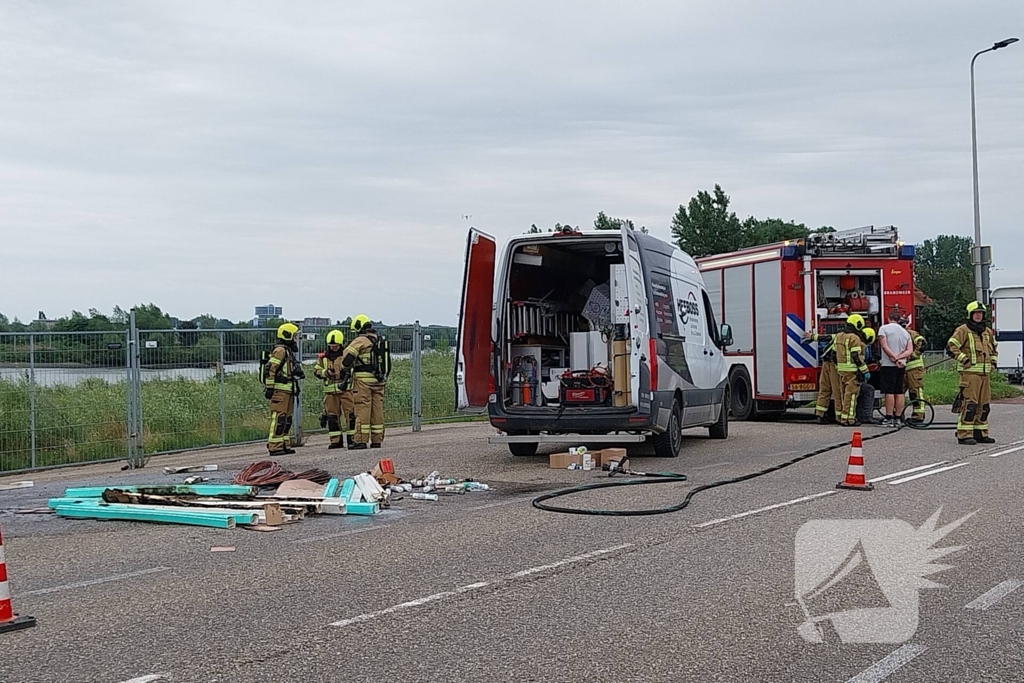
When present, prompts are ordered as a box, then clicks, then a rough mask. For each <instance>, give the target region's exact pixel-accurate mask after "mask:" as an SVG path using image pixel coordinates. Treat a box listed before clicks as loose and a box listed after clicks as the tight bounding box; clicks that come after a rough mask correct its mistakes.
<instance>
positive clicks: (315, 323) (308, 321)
mask: <svg viewBox="0 0 1024 683" xmlns="http://www.w3.org/2000/svg"><path fill="white" fill-rule="evenodd" d="M302 326H303V327H330V326H331V319H330V318H303V319H302Z"/></svg>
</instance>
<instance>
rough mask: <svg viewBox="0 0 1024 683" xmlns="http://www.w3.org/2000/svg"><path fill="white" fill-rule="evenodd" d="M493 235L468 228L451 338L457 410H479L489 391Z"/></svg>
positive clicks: (484, 402)
mask: <svg viewBox="0 0 1024 683" xmlns="http://www.w3.org/2000/svg"><path fill="white" fill-rule="evenodd" d="M496 253H497V247H496V245H495V242H494V238H493V237H491V236H490V235H486V234H484V233H482V232H480V231H479V230H477V229H476V228H470V230H469V238H468V240H467V244H466V270H465V274H464V275H463V280H462V308H461V309H460V310H459V333H458V337H457V338H456V341H455V353H456V357H455V396H456V409H457V410H458V411H459V412H482V411H483V410H486V408H487V400H488V396H489V394H490V391H491V381H490V377H491V369H490V361H491V349H492V347H493V341H492V339H491V316H492V314H493V310H494V309H493V306H494V262H495V256H496Z"/></svg>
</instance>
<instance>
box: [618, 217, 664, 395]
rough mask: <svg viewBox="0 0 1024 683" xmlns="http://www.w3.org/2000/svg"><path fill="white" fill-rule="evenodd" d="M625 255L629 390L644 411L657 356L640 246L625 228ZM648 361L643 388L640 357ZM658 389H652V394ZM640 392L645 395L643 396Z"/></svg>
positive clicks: (653, 376) (628, 229) (623, 228)
mask: <svg viewBox="0 0 1024 683" xmlns="http://www.w3.org/2000/svg"><path fill="white" fill-rule="evenodd" d="M621 230H622V253H623V255H624V257H625V262H626V293H627V296H628V298H629V321H630V322H629V335H630V345H629V351H630V353H629V372H630V375H631V381H630V390H631V392H632V394H631V395H632V397H633V401H634V402H635V404H636V405H637V406H638V407H639V408H640V409H641V411H644V410H650V405H651V399H652V398H653V396H652V395H651V394H650V393H647V389H648V386H647V385H648V384H653V383H656V382H657V363H658V355H657V353H654V352H653V351H652V349H651V323H650V319H649V317H648V310H647V285H646V281H647V280H646V278H645V277H644V267H643V264H642V263H641V261H640V247H639V245H638V244H637V243H636V238H635V237H633V236H632V235H631V234H630V232H631V230H630V228H629V227H627V226H625V225H624V226H622V228H621ZM641 356H642V357H644V358H645V359H647V364H648V371H646V372H644V374H645V375H648V376H649V377H650V378H651V379H650V380H649V381H648V382H645V386H643V387H641V383H640V372H641V370H640V366H641V362H640V358H641ZM656 388H657V387H656V386H651V387H650V389H651V391H652V392H653V391H654V389H656ZM641 391H643V392H644V393H643V394H641Z"/></svg>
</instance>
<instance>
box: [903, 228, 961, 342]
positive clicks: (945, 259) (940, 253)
mask: <svg viewBox="0 0 1024 683" xmlns="http://www.w3.org/2000/svg"><path fill="white" fill-rule="evenodd" d="M973 244H974V243H973V241H972V240H971V239H969V238H967V237H961V236H960V235H939V236H937V237H936V238H935V239H930V240H925V241H924V242H922V243H921V244H919V245H917V254H916V256H915V258H914V281H915V283H916V285H917V287H918V288H919V289H920V290H921V291H922V292H924V293H925V294H927V295H928V296H929V297H930V298H931V299H932V301H933V303H931V304H929V305H927V306H924V307H923V308H922V309H921V319H920V320H919V321H918V322H919V323H920V329H921V334H923V335H924V336H925V338H926V339H927V340H928V346H929V348H933V349H941V348H945V346H946V341H947V340H948V339H949V336H950V334H952V333H953V330H954V329H956V328H957V326H959V325H961V324H962V323H963V322H964V320H965V319H966V317H967V312H966V310H967V304H968V303H970V302H971V301H973V300H974V267H973V266H972V265H971V247H972V246H973Z"/></svg>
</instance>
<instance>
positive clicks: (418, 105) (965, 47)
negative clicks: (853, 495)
mask: <svg viewBox="0 0 1024 683" xmlns="http://www.w3.org/2000/svg"><path fill="white" fill-rule="evenodd" d="M496 5H504V6H503V7H500V6H496ZM1010 36H1019V37H1021V38H1024V2H1021V1H1020V0H1002V1H984V0H973V1H972V2H963V1H962V0H956V1H951V0H928V1H926V2H925V1H920V2H918V1H902V2H893V1H892V0H887V1H885V2H877V1H865V2H858V3H842V4H840V3H832V2H820V0H817V1H814V0H801V1H796V0H793V1H788V2H787V1H777V2H771V3H766V2H758V1H756V0H715V1H714V2H712V1H710V0H695V1H692V2H679V0H670V1H665V2H642V1H633V2H615V3H610V2H599V1H597V0H588V1H583V2H552V1H551V0H547V1H545V2H533V1H523V0H518V1H517V2H509V3H490V2H482V1H480V0H475V1H467V2H455V1H453V0H435V1H434V2H430V3H426V2H411V1H407V2H400V3H396V2H389V1H388V0H372V1H367V2H363V1H360V0H345V1H344V2H275V3H266V2H253V1H251V0H247V1H246V2H237V3H231V2H181V1H177V2H145V1H139V0H133V1H132V2H90V3H69V2H38V1H36V2H15V1H12V0H7V1H5V2H3V3H2V4H0V91H2V95H0V232H2V235H3V240H2V243H0V250H2V251H0V253H2V254H3V255H4V258H3V261H2V264H3V265H2V267H3V276H2V285H3V286H2V290H0V291H2V294H0V312H3V313H5V314H7V315H8V316H9V317H11V318H14V316H19V317H20V318H21V319H22V320H23V321H28V320H32V319H33V318H35V316H36V312H37V311H39V310H43V311H45V312H46V313H47V315H48V316H50V317H58V316H61V315H66V314H68V313H69V312H70V311H71V310H72V309H78V310H81V311H83V312H84V311H86V310H88V309H89V308H90V307H96V308H99V309H100V310H101V311H104V312H108V313H109V311H110V309H112V308H113V306H114V305H115V304H119V305H121V306H123V307H128V306H130V305H132V304H135V303H148V302H153V303H156V304H158V305H159V306H161V307H162V308H163V309H164V310H165V311H167V312H168V313H170V314H171V315H174V316H177V317H179V318H183V319H184V318H191V317H193V316H196V315H199V314H202V313H211V314H213V315H215V316H217V317H226V318H230V319H233V320H237V319H246V318H250V317H252V315H253V306H255V305H258V304H266V303H274V304H277V305H279V306H283V307H284V312H285V315H286V316H287V317H290V318H302V317H305V316H314V315H316V316H328V317H332V318H344V317H346V316H348V315H350V314H354V313H357V312H364V313H366V314H368V315H370V316H371V317H373V318H377V319H383V320H384V321H385V322H386V323H389V324H398V323H402V322H408V321H411V320H413V319H419V320H420V321H422V322H424V323H427V322H430V323H440V324H454V323H455V322H456V320H457V316H458V308H459V295H460V290H461V284H462V269H463V257H464V251H465V236H466V230H467V228H468V227H469V226H470V225H473V226H476V227H478V228H479V229H481V230H483V231H485V232H488V233H490V234H493V235H495V236H497V237H499V238H501V239H504V238H507V237H509V236H512V235H514V234H517V233H521V232H523V231H525V230H526V229H528V228H529V226H530V224H531V223H536V224H537V225H539V226H542V227H548V226H551V225H553V224H554V223H555V222H561V223H570V224H573V225H580V226H590V225H591V224H592V222H593V220H594V216H595V215H596V214H597V212H598V211H602V210H603V211H606V212H607V213H609V214H611V215H615V216H622V217H629V218H632V219H633V220H634V221H635V222H636V223H637V225H640V224H644V225H647V226H648V228H649V229H650V230H651V232H653V233H654V234H655V235H658V236H660V237H663V238H666V239H667V238H669V235H670V233H669V223H670V221H671V217H672V214H673V213H674V212H675V210H676V209H677V207H678V206H679V204H680V203H686V202H687V201H688V200H689V198H690V197H691V196H693V195H694V194H695V193H696V192H697V191H698V190H701V189H710V188H712V187H713V186H714V184H715V183H720V184H721V185H722V186H723V188H724V189H725V191H726V192H727V193H728V194H730V195H731V197H732V201H733V207H732V208H733V209H734V210H735V211H736V212H737V214H738V215H739V216H740V218H744V217H746V216H748V215H755V216H758V217H762V218H763V217H767V216H771V217H780V218H783V219H786V220H789V219H793V220H796V221H797V222H804V223H807V224H808V225H811V226H818V225H822V224H828V225H833V226H835V227H836V228H838V229H843V228H850V227H857V226H861V225H868V224H874V225H889V224H894V225H897V226H899V227H900V229H901V232H902V236H903V237H904V238H905V239H906V240H909V241H920V240H923V239H926V238H928V237H931V236H934V235H936V234H940V233H956V234H962V235H968V236H970V235H973V195H972V187H971V119H970V72H969V65H970V59H971V56H972V55H973V54H974V53H975V52H976V51H978V50H981V49H984V48H986V47H989V46H991V44H992V43H993V42H994V41H996V40H1001V39H1003V38H1006V37H1010ZM976 75H977V108H978V142H979V166H980V187H981V219H982V229H983V241H984V242H986V243H989V244H992V245H993V248H994V250H995V258H996V260H997V264H996V265H997V266H998V268H999V270H997V271H995V272H994V273H993V284H994V285H1000V284H1022V283H1024V231H1022V227H1024V42H1022V43H1018V44H1016V45H1013V46H1010V47H1009V48H1007V49H1005V50H999V51H998V52H995V53H988V54H985V55H982V56H981V57H979V58H978V63H977V67H976ZM467 215H468V216H470V218H468V219H467V218H464V216H467Z"/></svg>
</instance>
